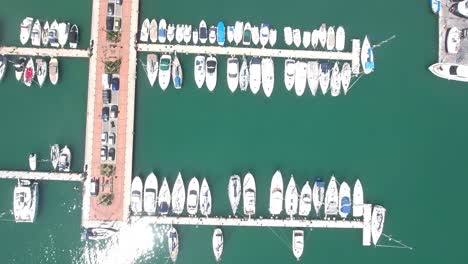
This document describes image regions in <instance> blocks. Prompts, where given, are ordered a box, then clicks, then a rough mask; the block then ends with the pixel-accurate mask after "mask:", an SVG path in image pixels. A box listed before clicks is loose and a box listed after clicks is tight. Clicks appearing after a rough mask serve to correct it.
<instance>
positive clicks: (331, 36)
mask: <svg viewBox="0 0 468 264" xmlns="http://www.w3.org/2000/svg"><path fill="white" fill-rule="evenodd" d="M334 48H335V29H334V28H333V27H329V28H328V32H327V50H333V49H334Z"/></svg>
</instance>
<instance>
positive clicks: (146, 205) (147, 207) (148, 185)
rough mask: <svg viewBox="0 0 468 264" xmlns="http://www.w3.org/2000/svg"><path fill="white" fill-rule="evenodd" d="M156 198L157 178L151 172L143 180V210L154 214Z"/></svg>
mask: <svg viewBox="0 0 468 264" xmlns="http://www.w3.org/2000/svg"><path fill="white" fill-rule="evenodd" d="M157 199H158V178H156V175H154V173H153V172H151V173H150V174H149V175H148V176H147V177H146V180H145V187H144V189H143V211H145V213H147V214H148V215H155V214H156V207H157V202H156V201H157Z"/></svg>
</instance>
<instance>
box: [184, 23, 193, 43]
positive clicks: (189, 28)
mask: <svg viewBox="0 0 468 264" xmlns="http://www.w3.org/2000/svg"><path fill="white" fill-rule="evenodd" d="M191 38H192V25H185V27H184V42H185V44H189V43H190V40H191Z"/></svg>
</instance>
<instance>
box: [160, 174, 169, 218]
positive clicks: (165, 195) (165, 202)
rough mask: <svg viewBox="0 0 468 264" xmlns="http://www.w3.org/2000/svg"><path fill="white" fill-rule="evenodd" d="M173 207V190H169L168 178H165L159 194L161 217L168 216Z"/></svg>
mask: <svg viewBox="0 0 468 264" xmlns="http://www.w3.org/2000/svg"><path fill="white" fill-rule="evenodd" d="M170 207H171V190H170V189H169V184H167V180H166V178H164V180H163V183H162V185H161V189H159V194H158V209H159V214H160V215H167V214H168V213H169V209H170Z"/></svg>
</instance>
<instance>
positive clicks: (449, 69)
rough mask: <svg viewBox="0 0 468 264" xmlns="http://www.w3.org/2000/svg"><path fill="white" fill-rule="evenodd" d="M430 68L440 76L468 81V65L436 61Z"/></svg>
mask: <svg viewBox="0 0 468 264" xmlns="http://www.w3.org/2000/svg"><path fill="white" fill-rule="evenodd" d="M429 70H430V71H431V72H432V73H433V74H434V75H436V76H438V77H440V78H445V79H448V80H454V81H462V82H468V66H465V65H459V64H454V63H435V64H432V65H431V66H430V67H429Z"/></svg>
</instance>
